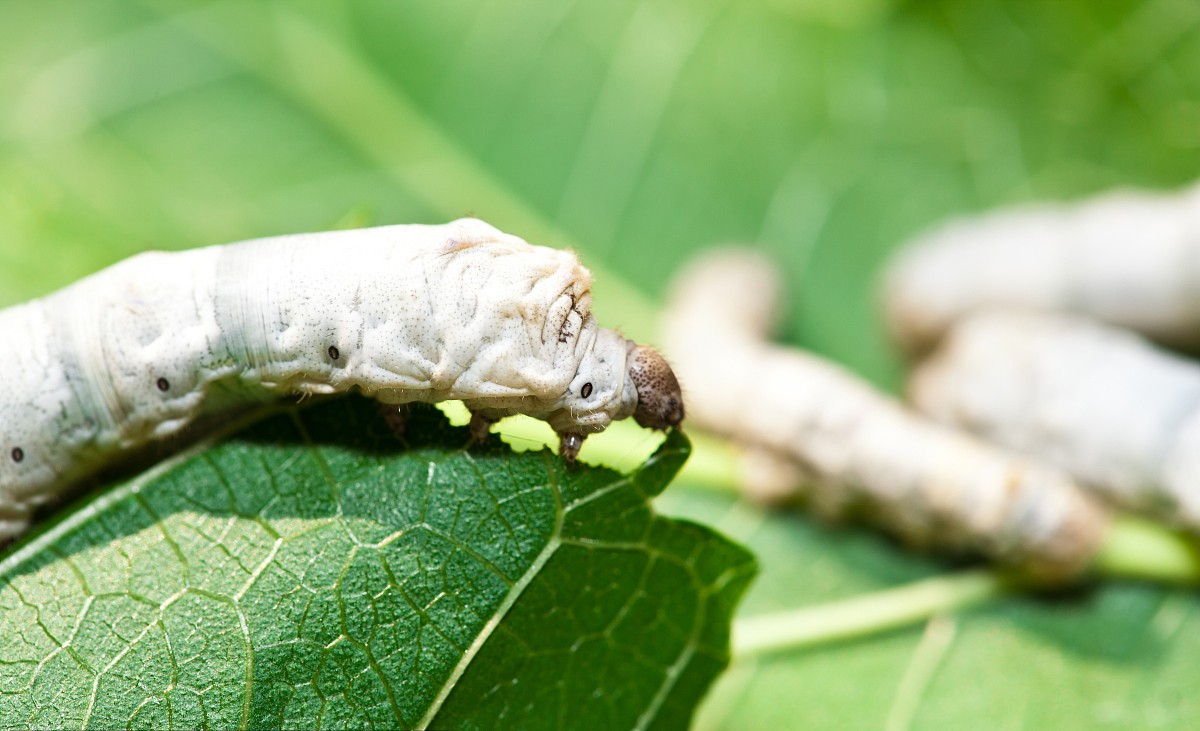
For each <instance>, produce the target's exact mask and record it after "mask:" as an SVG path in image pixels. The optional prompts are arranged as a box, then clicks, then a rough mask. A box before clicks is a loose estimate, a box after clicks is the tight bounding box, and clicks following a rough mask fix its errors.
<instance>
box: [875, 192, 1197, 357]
mask: <svg viewBox="0 0 1200 731" xmlns="http://www.w3.org/2000/svg"><path fill="white" fill-rule="evenodd" d="M883 301H884V308H885V313H886V317H887V322H888V326H889V329H890V330H891V332H892V333H893V335H894V337H895V338H896V340H897V341H898V342H899V343H900V344H901V345H903V346H904V347H905V348H906V349H908V350H910V351H913V352H920V351H923V350H925V349H927V348H928V347H929V346H932V345H933V344H934V343H936V341H937V340H938V338H940V337H941V336H942V334H943V333H944V332H945V330H946V329H947V328H949V327H950V326H951V325H953V323H954V322H955V321H956V320H957V319H958V318H960V317H963V316H964V315H966V314H968V313H969V312H972V311H974V310H977V309H981V308H984V307H988V306H997V305H1003V306H1013V307H1019V308H1022V309H1039V310H1058V311H1066V312H1075V313H1078V314H1082V315H1086V316H1088V317H1090V318H1094V319H1098V320H1102V321H1104V322H1108V323H1111V324H1114V325H1119V326H1122V327H1126V328H1129V329H1132V330H1136V331H1138V332H1141V333H1143V334H1145V335H1147V336H1149V337H1151V338H1153V339H1155V340H1159V341H1161V342H1164V343H1167V344H1170V345H1175V346H1181V347H1195V346H1200V186H1197V187H1192V188H1188V189H1185V190H1182V191H1178V192H1173V193H1147V192H1133V191H1115V192H1110V193H1106V194H1104V195H1100V196H1097V197H1095V198H1091V199H1089V200H1085V201H1082V202H1079V203H1075V204H1041V205H1031V206H1026V207H1019V208H1014V209H1011V210H1003V211H999V212H995V213H990V214H986V215H982V216H974V217H966V218H960V219H956V220H953V221H950V222H948V223H946V224H943V225H942V226H940V227H938V228H935V229H933V230H932V231H930V232H928V233H926V234H924V235H922V236H919V237H918V238H917V239H916V240H915V241H914V242H912V243H911V244H909V245H908V246H906V247H905V248H903V249H902V250H901V251H900V253H899V254H898V255H897V257H896V258H895V259H894V260H893V261H892V263H891V264H890V266H889V267H888V268H887V271H886V275H885V278H884V297H883Z"/></svg>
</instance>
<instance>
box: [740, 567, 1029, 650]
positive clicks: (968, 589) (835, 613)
mask: <svg viewBox="0 0 1200 731" xmlns="http://www.w3.org/2000/svg"><path fill="white" fill-rule="evenodd" d="M1019 586H1020V584H1019V583H1018V582H1015V581H1014V580H1012V579H1010V578H1008V577H1006V576H1005V575H1002V574H1001V573H999V572H996V571H991V570H987V569H975V570H971V571H964V572H961V573H957V574H951V575H949V576H937V577H934V578H931V579H924V580H921V581H917V582H914V583H912V584H908V585H907V586H901V587H898V588H895V589H886V590H884V591H878V592H873V593H871V594H866V595H863V596H858V597H855V598H853V599H846V600H842V601H836V602H829V603H826V604H820V605H817V606H814V607H805V608H802V609H794V610H788V611H783V612H775V613H771V614H764V615H760V616H757V617H749V618H746V619H739V620H737V621H735V622H734V624H733V643H732V644H733V658H734V660H735V661H741V660H746V659H749V658H752V657H755V656H758V655H764V654H768V653H775V652H780V651H783V650H794V649H797V648H802V647H812V646H814V645H821V644H827V643H831V642H838V641H841V640H849V639H855V638H858V637H864V636H866V635H871V634H875V633H878V632H883V631H886V630H890V629H896V628H898V627H903V626H905V625H908V624H912V623H915V622H919V621H922V620H925V619H929V618H930V617H935V616H938V615H942V614H948V613H950V612H954V611H959V610H962V609H965V608H967V607H972V606H977V605H979V604H983V603H984V602H987V601H989V600H991V599H994V598H996V597H999V596H1001V595H1003V594H1005V593H1007V592H1008V591H1010V590H1012V589H1013V588H1016V587H1019Z"/></svg>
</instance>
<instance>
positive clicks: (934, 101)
mask: <svg viewBox="0 0 1200 731" xmlns="http://www.w3.org/2000/svg"><path fill="white" fill-rule="evenodd" d="M314 38H315V39H316V40H313V39H314ZM0 59H2V60H3V63H0V302H2V303H4V304H9V303H13V302H17V301H20V300H23V299H26V298H28V297H32V296H35V295H37V294H41V293H44V292H47V291H49V290H51V289H53V288H55V287H58V286H62V285H64V284H66V283H68V282H70V281H72V280H74V279H77V278H79V277H81V276H83V275H85V274H88V273H90V272H92V271H95V270H96V269H97V268H99V267H100V266H103V265H105V264H108V263H112V262H114V261H116V260H118V259H121V258H123V257H125V256H128V255H130V254H132V253H135V252H137V251H141V250H143V249H147V248H172V249H178V248H187V247H191V246H196V245H200V244H207V243H223V242H227V241H233V240H238V239H244V238H248V237H252V236H259V235H269V234H276V233H286V232H291V231H301V230H314V229H321V228H327V227H329V225H330V223H331V222H333V221H337V220H339V219H341V218H342V217H343V215H344V214H345V212H346V211H348V210H353V209H356V208H359V207H361V206H365V207H366V208H368V209H370V210H372V211H373V212H374V213H375V220H376V221H377V222H378V223H404V222H442V221H445V220H446V219H448V218H452V217H455V216H458V215H461V214H464V213H476V214H478V215H480V216H481V217H483V218H485V219H486V220H489V221H490V222H493V223H495V224H496V225H498V226H501V227H502V228H506V229H511V230H512V232H513V233H516V234H519V235H522V236H526V237H528V238H530V239H531V240H534V241H535V242H537V243H548V244H556V245H559V244H564V243H572V244H575V245H577V246H578V248H579V250H580V253H581V255H582V257H583V259H584V261H585V262H586V263H588V264H589V265H593V266H594V265H602V266H604V267H606V268H607V269H609V271H610V272H616V273H617V274H619V275H621V277H622V278H623V279H625V280H627V281H628V282H630V283H632V284H633V285H635V286H637V287H640V288H642V289H643V290H644V295H645V296H649V297H654V296H661V294H662V291H661V289H662V287H663V285H664V283H665V282H666V281H667V280H668V278H669V276H670V274H671V273H672V272H674V271H675V270H676V269H677V268H678V267H679V266H680V264H681V263H682V262H683V261H685V260H686V259H687V257H688V256H689V255H690V253H691V252H693V251H694V250H695V249H696V248H698V247H703V246H708V245H710V244H714V243H720V242H723V241H729V240H734V241H745V242H753V243H756V244H757V245H759V246H761V247H763V248H765V249H769V250H770V251H771V252H772V253H773V254H775V255H777V256H778V257H779V259H780V261H781V262H782V263H783V266H785V267H786V270H787V276H788V278H789V279H790V283H791V285H792V286H793V291H794V292H795V293H796V294H795V296H794V299H793V302H792V306H791V308H790V310H791V311H790V312H789V313H788V314H789V316H790V317H789V320H788V323H789V325H788V330H787V332H786V333H785V337H786V339H788V340H790V341H791V342H795V343H798V344H801V345H803V346H804V347H806V348H809V349H811V350H814V351H816V352H818V353H821V354H823V355H827V356H830V357H832V358H834V359H835V360H837V361H839V362H841V363H843V364H846V365H847V366H849V367H850V368H852V369H854V370H855V371H857V372H858V373H860V374H862V375H864V376H866V377H867V378H869V379H872V380H873V381H875V382H877V383H880V384H883V385H887V386H891V387H896V386H897V385H898V383H899V379H900V375H901V367H900V363H899V361H898V358H897V356H896V354H895V353H894V352H893V351H892V349H891V348H890V347H889V345H888V343H887V342H886V339H885V338H884V337H883V334H882V332H881V328H880V325H879V318H878V314H877V310H876V303H875V293H874V285H875V279H876V276H877V274H878V272H879V269H880V267H881V266H882V263H883V262H884V260H885V259H886V257H887V256H888V255H889V254H890V252H891V251H892V250H894V249H895V248H896V247H897V246H898V245H900V244H901V243H902V242H903V240H904V239H905V237H907V236H909V235H911V234H913V233H914V232H915V231H917V230H919V229H921V228H924V227H926V226H930V225H932V224H934V223H935V222H937V221H938V220H940V219H942V218H944V217H945V216H947V215H951V214H955V213H961V212H964V211H973V210H980V209H984V208H989V207H993V206H997V205H1002V204H1007V203H1015V202H1023V201H1032V200H1046V199H1061V198H1068V197H1074V196H1079V195H1083V194H1087V193H1091V192H1095V191H1099V190H1102V189H1106V188H1110V187H1113V186H1120V185H1136V186H1149V187H1169V186H1177V185H1181V184H1184V183H1187V182H1189V181H1191V180H1192V179H1194V178H1195V177H1196V175H1197V171H1198V170H1200V105H1198V104H1197V99H1200V4H1197V3H1194V2H1187V1H1181V0H1115V1H1113V2H1104V3H1098V2H1094V1H1093V0H1061V1H1058V2H1044V1H1043V0H1011V1H1010V0H922V1H921V2H913V1H911V0H594V1H588V0H585V1H583V2H563V0H503V1H501V0H493V1H482V2H480V1H476V0H441V1H439V2H425V3H415V2H395V1H394V0H349V1H348V2H331V1H330V0H288V1H286V2H262V1H251V0H245V1H241V0H239V1H236V2H223V3H222V2H215V3H214V2H178V0H154V1H147V2H142V3H137V2H129V0H64V1H63V2H58V3H44V2H30V1H29V0H0ZM333 68H337V69H340V70H341V71H339V74H346V73H348V72H347V71H346V70H347V69H350V70H351V71H352V72H353V73H352V74H350V76H349V77H342V76H340V75H333V74H321V73H317V72H318V71H321V70H329V69H333ZM360 72H361V73H360ZM351 77H352V78H351ZM424 181H428V183H427V184H426V183H425V182H424ZM610 280H611V277H609V276H604V277H598V279H597V293H596V300H595V306H596V309H597V311H598V313H599V315H600V317H601V320H602V322H603V324H605V325H606V326H621V327H625V328H626V329H627V331H629V332H630V333H631V334H635V333H639V332H642V333H644V332H647V331H649V330H651V329H652V323H650V322H649V321H648V316H647V314H646V308H645V307H643V306H640V304H639V306H629V304H628V302H627V298H626V297H625V296H622V297H609V296H607V295H606V294H604V293H603V292H602V291H601V290H602V289H603V288H604V287H608V286H611V282H610ZM589 441H591V440H589ZM688 487H689V485H688V484H687V483H686V482H684V483H682V484H679V485H677V486H676V487H673V488H672V490H671V491H668V493H667V496H666V497H665V498H664V500H663V502H662V506H663V509H664V510H670V511H672V512H676V511H677V512H679V513H681V514H684V515H687V516H690V517H692V518H694V519H697V520H703V521H705V522H710V523H714V524H716V525H717V526H719V527H720V528H721V529H722V530H723V531H725V532H727V533H730V534H732V535H734V536H735V537H737V538H741V539H745V540H746V541H747V542H748V543H749V544H750V545H751V546H752V547H753V549H754V550H755V552H756V553H757V554H758V556H759V559H760V563H761V565H762V567H763V573H762V576H761V577H760V579H759V580H757V581H756V582H755V584H754V586H753V587H752V589H751V590H750V593H749V594H748V596H747V601H746V602H745V604H744V605H743V606H742V607H741V608H740V609H739V612H740V613H741V614H743V615H750V614H759V613H764V612H770V611H776V610H781V609H789V608H794V607H800V606H809V605H818V606H819V605H822V604H825V603H828V602H831V601H835V600H839V599H845V598H850V597H854V596H859V595H863V594H866V593H870V592H875V591H877V590H880V589H886V588H890V587H893V586H896V585H898V584H901V583H904V582H907V581H913V580H917V579H920V578H924V577H929V576H937V575H941V574H943V573H945V572H947V571H948V570H949V569H950V568H951V567H950V566H949V565H947V564H945V563H941V562H939V561H937V560H933V559H929V558H925V557H918V556H913V555H911V554H908V553H906V552H903V551H902V550H901V549H900V548H899V547H897V546H895V545H894V544H892V543H889V542H887V541H885V540H882V539H878V538H876V537H874V536H873V535H870V534H867V533H865V532H863V531H850V530H845V529H842V530H833V529H825V528H820V527H816V526H814V525H813V524H812V523H811V522H810V521H808V520H806V519H804V518H803V517H798V516H790V515H788V516H778V515H765V514H763V513H761V512H759V511H757V510H754V509H751V508H748V507H746V506H744V505H740V504H738V503H736V502H733V501H732V500H730V499H728V498H723V497H714V496H710V495H692V494H691V492H690V491H688V489H687V488H688ZM680 488H683V489H682V490H681V489H680ZM685 493H686V494H685ZM71 581H73V579H72V578H71V577H64V578H63V582H64V584H65V585H70V582H71ZM1198 610H1200V602H1198V601H1197V598H1196V596H1195V595H1194V593H1192V592H1188V591H1183V590H1177V589H1161V588H1157V587H1151V586H1139V585H1133V584H1116V583H1113V584H1107V585H1103V586H1097V587H1091V588H1089V589H1087V590H1085V591H1081V592H1080V593H1079V594H1076V595H1072V596H1069V597H1050V598H1045V599H1038V598H1012V599H1006V600H1003V601H999V602H996V603H993V604H991V605H989V606H988V607H987V608H986V609H984V610H977V611H973V612H970V613H968V614H965V615H962V616H960V617H958V618H956V619H955V620H954V622H953V623H952V624H951V625H947V624H946V623H945V622H944V621H939V622H935V623H934V624H933V625H931V627H930V628H929V631H928V632H926V631H925V630H924V629H920V628H919V629H913V630H901V631H896V632H894V633H891V634H889V635H887V636H885V637H881V638H873V639H868V640H865V641H860V642H852V643H844V644H841V645H838V646H834V647H826V648H818V649H815V650H807V651H803V652H797V653H792V654H789V655H781V656H776V657H771V658H765V659H762V660H760V661H757V662H756V663H755V664H754V665H753V666H752V667H751V668H750V669H747V668H746V667H745V666H742V667H740V668H738V667H735V669H734V670H733V671H732V672H731V673H729V674H727V677H726V678H725V679H724V680H723V681H722V684H721V686H720V687H719V691H720V692H718V693H717V694H716V695H715V696H714V697H713V699H712V703H710V704H709V705H708V706H707V707H706V709H705V712H704V713H703V715H702V716H701V718H700V721H701V723H703V724H707V725H710V726H717V727H723V728H730V729H741V728H754V727H765V728H785V727H793V728H794V727H818V728H850V729H858V728H864V727H866V728H878V727H880V726H881V725H885V721H886V725H888V726H890V727H891V728H895V729H901V728H935V729H945V728H972V729H973V728H980V727H998V726H1003V727H1007V728H1014V729H1017V728H1028V729H1042V728H1059V729H1072V728H1074V729H1094V728H1131V729H1142V728H1147V727H1160V728H1168V729H1188V728H1192V727H1194V726H1195V719H1196V718H1197V717H1198V716H1200V711H1198V710H1197V709H1196V708H1195V698H1196V697H1197V696H1196V694H1195V692H1194V688H1195V687H1196V686H1197V684H1200V666H1198V665H1197V663H1196V661H1195V660H1194V659H1193V658H1195V657H1196V656H1197V655H1198V653H1197V652H1196V650H1194V649H1193V647H1192V645H1193V644H1194V638H1196V637H1200V631H1197V630H1198V628H1196V627H1195V624H1196V620H1195V617H1196V616H1197V615H1198V613H1200V612H1198ZM948 626H951V627H954V628H955V629H953V631H947V629H946V628H947V627H948ZM721 704H724V705H721ZM893 709H898V710H893Z"/></svg>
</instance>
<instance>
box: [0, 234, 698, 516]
mask: <svg viewBox="0 0 1200 731" xmlns="http://www.w3.org/2000/svg"><path fill="white" fill-rule="evenodd" d="M590 302H591V274H590V273H589V272H588V271H587V269H585V268H584V267H583V266H582V265H581V264H580V263H579V260H578V259H577V258H576V256H575V255H574V254H572V253H571V252H567V251H559V250H555V249H550V248H546V247H541V246H531V245H529V244H527V243H526V242H524V241H523V240H521V239H519V238H517V237H515V236H510V235H507V234H504V233H501V232H500V231H498V230H496V229H495V228H493V227H491V226H489V225H487V224H486V223H483V222H482V221H478V220H475V219H463V220H459V221H455V222H453V223H449V224H445V225H441V226H418V225H413V226H383V227H379V228H370V229H360V230H353V231H333V232H327V233H313V234H300V235H293V236H281V237H277V238H268V239H258V240H254V241H246V242H242V243H237V244H229V245H226V246H213V247H209V248H203V249H195V250H192V251H184V252H179V253H161V252H148V253H144V254H140V255H138V256H134V257H132V258H130V259H126V260H125V261H122V262H119V263H117V264H115V265H113V266H112V267H109V268H108V269H105V270H103V271H101V272H99V273H97V274H94V275H92V276H90V277H87V278H86V279H83V280H81V281H79V282H77V283H75V284H73V285H71V286H69V287H66V288H64V289H62V290H59V291H58V292H55V293H53V294H51V295H49V296H47V297H44V298H42V299H38V300H34V301H32V302H29V303H26V304H22V305H17V306H15V307H11V308H8V309H5V310H2V311H0V332H3V333H5V337H6V340H7V342H8V344H9V362H8V367H6V368H4V369H3V370H2V371H0V445H2V447H0V448H2V452H0V539H3V538H4V537H11V536H13V535H16V534H18V533H20V532H21V531H22V530H23V529H24V527H25V526H26V524H27V522H28V520H29V517H30V514H31V511H32V510H33V509H34V508H35V507H36V506H38V505H39V504H41V503H44V502H46V501H47V500H49V499H50V498H52V497H53V496H54V495H55V494H57V493H58V492H60V491H61V490H62V489H63V487H65V486H66V485H69V484H70V483H72V482H74V481H76V480H77V479H79V478H81V477H84V476H86V475H88V474H90V473H92V472H94V471H96V470H97V469H99V468H101V467H103V466H104V465H106V464H107V463H109V462H110V461H112V460H113V459H114V458H115V457H116V456H118V455H120V454H121V453H123V452H125V451H127V450H130V449H133V448H137V447H139V446H141V445H143V444H146V443H147V442H150V441H151V440H155V439H158V438H162V437H165V436H168V435H171V434H173V433H176V432H178V431H179V430H180V429H182V428H183V427H185V426H187V425H188V424H190V423H192V422H193V421H194V420H195V419H196V418H197V417H198V416H199V415H201V414H203V413H206V412H210V411H211V410H212V409H214V408H220V407H221V406H222V405H226V406H227V405H228V404H229V403H230V401H231V400H232V401H238V400H242V401H244V400H262V399H268V398H275V397H278V396H280V395H285V394H293V393H301V394H305V393H311V394H326V393H339V392H345V391H349V390H351V389H358V390H360V391H361V392H363V393H365V394H366V395H369V396H372V397H374V398H376V399H378V400H379V401H380V402H382V403H385V404H404V403H408V402H414V401H422V402H436V401H442V400H446V399H461V400H462V401H464V402H465V403H466V405H467V407H468V408H469V409H470V410H471V411H472V427H473V431H475V432H476V436H480V435H481V434H483V433H486V431H487V426H488V424H490V422H492V421H494V420H495V419H498V418H501V417H503V416H507V415H509V414H513V413H523V414H528V415H530V416H534V417H537V418H539V419H543V420H545V421H547V422H549V424H550V425H551V426H552V427H553V428H554V429H555V431H556V432H558V434H559V436H560V439H561V452H562V454H563V455H564V457H565V458H566V459H567V460H568V461H571V460H573V459H574V457H575V455H576V454H577V453H578V451H579V447H580V446H581V445H582V442H583V439H584V438H585V437H586V435H587V434H589V433H592V432H598V431H602V430H603V429H604V428H605V427H607V426H608V424H609V423H611V422H612V421H613V420H615V419H622V418H625V417H628V416H632V417H634V419H635V420H637V422H638V423H639V424H641V425H642V426H646V427H651V428H657V429H666V428H668V427H672V426H676V425H678V424H679V423H680V421H681V420H682V418H683V403H682V398H681V397H680V394H679V392H678V384H677V383H676V382H675V378H674V375H673V374H672V373H671V369H670V368H669V367H668V366H667V364H666V361H664V360H663V359H662V357H661V356H660V355H658V353H657V352H655V351H654V350H652V349H650V348H648V347H645V346H640V345H637V344H636V343H633V342H632V341H628V340H626V339H625V338H624V337H622V336H621V335H619V334H618V333H616V332H614V331H612V330H607V329H603V328H600V327H599V326H598V325H597V324H596V321H595V318H594V317H593V316H592V315H591V312H590Z"/></svg>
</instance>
